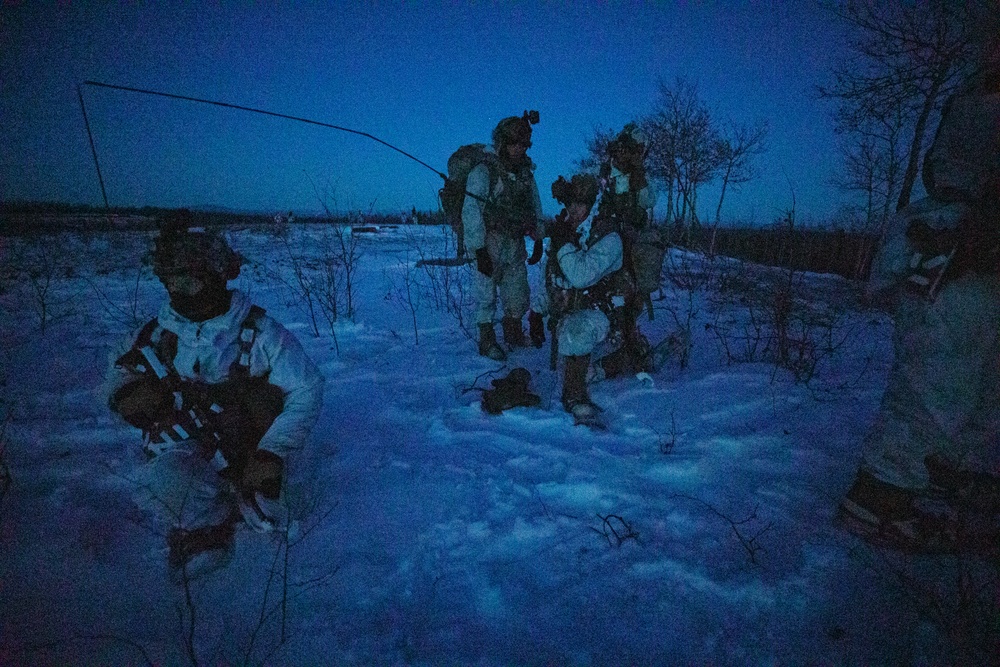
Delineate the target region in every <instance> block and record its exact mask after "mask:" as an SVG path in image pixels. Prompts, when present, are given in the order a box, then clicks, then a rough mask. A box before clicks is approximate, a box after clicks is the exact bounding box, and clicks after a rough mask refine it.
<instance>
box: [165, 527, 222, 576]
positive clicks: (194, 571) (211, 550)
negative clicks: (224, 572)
mask: <svg viewBox="0 0 1000 667" xmlns="http://www.w3.org/2000/svg"><path fill="white" fill-rule="evenodd" d="M238 518H239V515H238V514H231V515H230V516H229V517H227V518H226V519H225V521H223V522H222V523H220V524H215V525H210V526H202V527H200V528H193V529H190V530H189V529H186V528H171V529H170V532H169V533H168V534H167V546H168V547H169V548H170V552H169V555H168V556H167V564H168V565H169V566H170V578H171V580H173V581H174V582H175V583H183V581H184V580H185V579H186V580H188V581H190V580H192V579H196V578H198V577H200V576H203V575H205V574H208V573H209V572H214V571H215V570H218V569H221V568H223V567H225V566H226V565H228V564H229V561H231V560H232V558H233V549H234V544H235V535H236V522H237V521H238Z"/></svg>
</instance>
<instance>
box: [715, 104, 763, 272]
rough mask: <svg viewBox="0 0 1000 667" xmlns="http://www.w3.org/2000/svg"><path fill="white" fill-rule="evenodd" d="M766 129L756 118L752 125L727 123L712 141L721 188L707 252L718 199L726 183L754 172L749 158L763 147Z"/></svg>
mask: <svg viewBox="0 0 1000 667" xmlns="http://www.w3.org/2000/svg"><path fill="white" fill-rule="evenodd" d="M768 132H769V126H768V123H767V121H766V120H761V121H757V122H756V123H754V124H753V125H748V124H746V123H741V124H739V125H736V124H730V126H729V127H728V128H727V129H726V130H725V131H724V132H723V133H721V134H720V136H719V138H718V140H717V141H716V145H715V153H716V156H715V157H716V161H717V163H718V172H719V176H720V178H721V179H722V189H721V192H720V193H719V205H718V206H716V208H715V222H714V223H713V225H712V241H711V243H710V245H709V249H708V254H709V255H710V256H711V255H714V254H715V235H716V232H717V231H718V229H719V221H720V220H721V219H722V202H723V200H724V199H725V197H726V191H727V189H728V188H729V186H734V187H735V186H737V185H740V184H742V183H746V182H748V181H750V180H751V179H753V178H754V177H755V176H756V175H757V170H756V168H755V165H754V162H753V159H754V157H755V156H757V155H760V154H761V153H763V152H764V151H765V150H767V147H766V145H765V140H766V139H767V135H768Z"/></svg>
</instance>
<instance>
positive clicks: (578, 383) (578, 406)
mask: <svg viewBox="0 0 1000 667" xmlns="http://www.w3.org/2000/svg"><path fill="white" fill-rule="evenodd" d="M589 366H590V355H589V354H581V355H570V356H567V357H566V369H565V371H564V374H563V389H562V404H563V408H564V409H565V410H566V412H568V413H570V414H571V415H573V422H574V423H575V424H584V425H587V426H600V424H601V422H600V418H599V414H600V412H601V409H600V408H599V407H598V406H597V405H595V404H594V403H593V401H591V400H590V394H589V393H588V392H587V368H588V367H589Z"/></svg>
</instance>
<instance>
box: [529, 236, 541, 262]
mask: <svg viewBox="0 0 1000 667" xmlns="http://www.w3.org/2000/svg"><path fill="white" fill-rule="evenodd" d="M543 250H544V248H543V246H542V239H535V245H534V246H532V248H531V257H529V258H528V264H538V262H539V261H541V259H542V251H543Z"/></svg>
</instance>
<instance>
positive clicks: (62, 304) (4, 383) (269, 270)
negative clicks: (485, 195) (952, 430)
mask: <svg viewBox="0 0 1000 667" xmlns="http://www.w3.org/2000/svg"><path fill="white" fill-rule="evenodd" d="M228 236H229V238H230V240H231V242H232V244H233V245H234V246H235V247H236V248H237V249H239V250H240V251H242V252H243V253H244V254H245V255H246V257H247V258H248V259H249V260H250V262H251V263H250V264H248V265H247V266H245V267H244V271H243V275H242V276H241V277H240V279H239V280H238V281H237V283H236V284H237V286H239V287H240V288H241V289H244V290H248V291H249V292H250V293H251V294H252V296H253V298H254V300H255V301H256V302H257V303H259V304H260V305H262V306H264V307H265V308H266V309H267V310H268V312H269V313H271V314H272V315H274V316H276V317H277V318H278V319H279V320H281V321H282V322H284V323H285V324H286V326H288V327H289V328H290V329H291V330H292V331H294V332H295V333H296V334H297V336H298V337H299V339H300V340H301V341H302V343H303V345H304V346H305V347H306V349H307V351H308V353H309V354H310V355H311V356H312V358H313V359H315V360H316V362H317V363H318V365H319V366H320V368H321V369H322V371H323V373H324V374H325V375H326V378H327V385H326V393H325V401H324V408H323V412H322V415H321V417H320V421H319V424H318V425H317V427H316V429H315V432H314V436H313V438H312V441H311V443H310V444H309V452H310V454H311V457H310V469H311V471H312V472H313V473H314V475H313V476H314V477H315V480H316V483H315V486H314V488H313V491H314V493H313V496H312V497H313V499H314V506H313V509H312V510H311V512H310V513H309V514H308V515H307V516H305V517H303V518H302V521H301V523H300V525H299V526H298V528H297V530H296V531H295V532H294V534H292V535H291V536H286V535H283V534H278V535H273V534H272V535H263V534H258V533H253V532H251V531H249V530H242V531H240V532H239V533H238V535H237V548H236V553H235V556H234V559H233V561H232V562H231V564H230V565H229V566H228V567H226V568H225V569H222V570H220V571H218V572H215V573H212V574H209V575H207V576H205V577H204V578H201V579H198V580H196V581H193V582H191V584H190V586H189V587H188V588H187V589H185V587H184V586H180V585H177V584H175V583H172V582H171V580H170V578H169V577H168V573H167V567H166V548H165V543H164V541H163V538H162V536H159V535H156V534H154V533H153V532H151V531H150V530H149V529H147V528H145V527H143V524H142V523H141V522H139V521H138V520H137V517H136V511H135V510H134V509H133V507H132V502H131V491H132V485H131V483H130V481H129V480H130V479H131V478H132V474H133V473H134V471H135V470H136V469H137V468H138V467H139V466H142V465H143V462H144V460H143V457H142V455H141V453H140V436H139V434H138V433H137V432H135V431H134V430H132V429H130V428H129V427H128V426H127V425H124V424H122V423H120V422H118V421H116V420H115V419H113V417H112V415H111V414H109V412H108V410H107V408H106V407H105V397H104V396H103V395H102V394H101V384H102V379H103V377H104V375H105V373H106V372H107V369H108V367H109V365H110V363H111V360H112V359H113V358H114V356H115V354H116V351H117V350H118V349H119V346H120V345H121V343H122V341H123V340H126V339H128V337H129V336H130V335H131V334H133V333H134V332H135V331H136V330H137V328H138V327H139V326H141V324H143V323H144V322H145V321H146V319H148V317H149V316H151V315H153V314H154V313H155V311H156V309H157V307H158V305H159V303H160V301H161V300H162V298H163V297H164V293H163V291H162V288H161V287H160V285H159V283H158V282H157V281H156V280H155V279H154V278H153V277H152V276H151V274H150V273H149V269H148V268H145V269H143V268H142V267H141V265H140V260H141V255H142V253H143V251H144V250H145V248H146V246H147V244H148V240H149V238H150V237H149V236H148V235H145V234H140V233H122V232H119V233H116V234H113V235H111V234H102V235H96V236H93V237H89V238H86V239H85V238H83V237H79V236H73V237H69V236H66V235H63V236H59V237H48V238H46V239H43V243H42V244H41V245H39V244H38V242H31V243H30V244H29V245H27V246H26V245H25V242H24V241H23V240H20V239H2V240H0V243H2V245H0V254H2V255H3V257H0V267H2V268H0V271H2V272H3V273H2V274H0V288H2V294H0V306H2V310H0V336H2V340H0V348H2V349H0V391H2V405H0V407H2V409H3V410H4V411H5V412H7V413H9V415H10V417H9V420H8V421H7V422H6V430H5V432H4V434H3V440H2V447H3V449H2V466H0V475H2V477H0V491H3V492H4V493H3V496H2V498H0V554H2V557H0V664H2V665H27V664H43V665H48V664H53V665H56V664H58V665H66V664H73V665H106V664H115V665H118V664H157V665H159V664H169V665H173V664H190V663H191V662H193V661H195V660H197V661H199V663H204V664H213V665H214V664H282V665H285V664H287V665H321V664H322V665H397V664H399V665H401V664H414V665H484V666H485V665H672V664H719V665H723V664H725V665H747V664H783V665H802V664H815V665H868V664H943V663H948V662H952V661H954V660H956V656H960V654H959V653H956V649H967V650H968V651H972V652H968V651H967V653H966V655H973V656H978V657H982V656H986V658H985V659H989V657H990V654H989V653H986V652H983V653H975V652H974V651H975V650H980V649H982V650H984V651H988V650H989V649H988V647H989V646H990V642H991V641H992V642H996V638H997V636H998V634H1000V633H998V631H997V629H996V627H995V625H993V626H991V625H990V623H991V621H990V620H989V617H988V616H984V613H985V612H983V609H987V610H988V607H981V606H979V605H980V604H981V603H982V600H980V598H979V597H978V596H979V594H981V593H984V592H985V593H986V594H987V595H986V597H987V598H988V597H989V595H990V594H991V589H990V588H988V587H987V586H988V584H989V582H993V585H994V586H995V582H996V578H995V569H994V570H993V575H992V576H991V574H990V570H989V569H988V568H985V567H983V564H982V563H978V562H975V561H970V560H969V559H953V558H952V559H950V558H943V557H937V558H931V557H924V558H912V557H901V556H898V555H896V554H892V553H885V552H881V551H877V550H873V549H871V548H869V547H868V546H866V545H865V544H864V543H862V542H860V541H858V540H857V539H855V538H853V537H852V536H850V535H846V534H844V533H842V532H841V531H839V530H837V529H836V528H835V527H834V526H833V524H832V519H833V515H834V511H835V508H836V505H837V502H838V500H839V498H840V496H841V494H842V493H843V492H844V490H845V489H846V488H847V486H848V485H849V484H850V481H851V478H852V476H853V473H854V470H855V468H856V466H857V463H858V459H859V454H860V441H861V438H862V436H863V434H864V432H865V430H866V429H867V427H868V426H869V424H870V423H871V420H872V418H873V416H874V413H875V410H876V408H877V405H878V401H879V398H880V395H881V392H882V390H883V389H884V384H885V376H886V372H887V370H888V365H889V363H890V361H891V347H890V346H889V343H888V340H889V335H890V333H891V322H890V321H889V320H888V319H887V318H886V317H884V316H882V315H879V314H877V313H874V312H859V311H858V310H857V309H856V308H855V307H854V306H853V305H852V303H853V300H852V299H853V297H852V289H851V286H850V285H848V284H847V283H845V282H844V281H842V280H840V279H839V278H833V277H830V276H816V275H811V276H810V275H798V276H794V277H793V279H792V285H793V290H794V293H795V294H797V295H799V296H800V297H802V299H803V300H802V301H801V302H798V303H797V305H796V308H795V311H794V312H796V313H806V312H808V313H809V315H808V316H807V317H804V319H796V318H795V317H793V319H792V321H791V325H790V327H789V338H788V340H789V342H790V348H789V349H790V350H791V351H790V352H789V359H791V360H792V362H790V363H789V365H792V366H795V367H796V368H798V371H799V372H798V375H799V380H798V381H796V377H795V374H794V373H793V372H792V371H790V370H788V369H787V368H778V367H777V366H776V365H775V364H773V363H770V362H769V359H770V358H771V357H772V356H773V355H772V352H773V351H774V345H773V341H772V346H771V348H770V349H769V350H765V349H764V347H765V343H766V342H767V341H768V336H769V335H770V333H771V331H772V329H770V328H769V325H768V324H767V322H768V315H767V308H766V307H767V303H768V295H771V297H773V295H774V293H775V289H776V287H775V285H779V284H785V283H783V282H775V281H781V280H787V275H783V274H781V273H780V272H774V271H768V270H763V269H761V268H760V267H749V266H745V265H742V264H739V263H736V262H732V261H728V260H722V259H718V260H716V261H715V262H708V261H706V260H703V259H702V258H699V257H697V256H693V255H689V254H685V253H682V252H680V251H676V250H675V251H671V253H670V254H669V256H668V262H667V264H666V268H667V269H668V272H670V273H671V274H672V275H673V276H674V278H675V280H665V282H664V289H663V291H662V294H659V295H656V296H657V300H656V301H655V302H654V305H655V311H654V312H655V319H654V320H653V321H648V319H647V318H646V317H645V316H644V317H643V320H642V321H641V325H642V329H643V331H644V332H645V333H646V334H647V335H648V336H649V338H650V339H651V340H653V341H654V342H657V341H660V340H662V339H664V338H666V337H667V336H668V335H669V334H672V333H673V334H675V338H679V339H681V340H683V339H685V336H683V335H680V336H678V335H677V334H678V332H679V331H680V325H687V328H688V329H689V331H690V334H691V336H690V341H691V348H690V350H691V356H690V359H689V360H688V362H687V364H686V367H684V368H682V367H681V364H680V362H679V358H678V357H677V356H676V353H675V356H674V357H672V358H670V359H669V360H668V361H667V362H666V363H665V364H664V365H663V367H662V368H660V369H659V370H657V371H656V372H655V373H653V374H652V376H651V378H646V379H640V378H627V379H620V380H613V381H604V382H599V383H595V384H594V385H592V387H591V391H592V395H593V398H594V400H595V401H596V402H597V403H598V404H600V405H601V406H603V407H604V409H605V415H606V416H607V419H608V421H609V428H608V430H607V431H605V432H596V431H591V430H588V429H586V428H585V427H574V426H573V425H572V420H571V418H570V417H569V416H568V415H567V414H566V413H564V412H563V410H562V408H561V405H560V404H559V400H558V396H559V387H560V378H561V367H560V371H559V373H558V374H557V373H556V372H553V371H551V370H550V369H549V350H548V346H547V345H546V347H544V348H542V349H534V348H529V349H527V350H520V351H516V352H514V353H513V355H512V356H511V358H510V360H509V361H508V362H507V364H506V368H505V367H504V366H503V365H501V364H498V363H495V362H491V361H489V360H487V359H484V358H482V357H479V356H478V355H477V354H476V348H475V344H474V341H473V339H472V338H471V337H470V334H471V331H472V327H471V326H470V324H469V322H470V318H469V313H468V310H467V305H468V304H465V307H466V310H465V311H464V312H462V311H461V310H460V307H461V304H462V303H463V298H466V297H464V295H463V291H462V289H461V286H462V277H463V276H464V275H465V272H467V271H469V270H471V269H470V268H468V267H464V268H452V269H444V268H437V269H432V270H431V272H430V273H428V272H425V271H424V270H423V269H417V268H415V262H416V260H417V259H419V258H420V257H421V256H425V257H426V256H435V255H437V256H440V255H442V254H444V253H445V252H448V247H447V238H446V236H447V235H446V234H445V232H444V231H443V230H441V229H438V228H409V227H399V228H384V229H381V230H380V231H379V232H378V233H375V234H366V235H364V236H361V235H358V236H357V240H358V246H357V247H358V249H359V250H360V251H361V253H362V256H361V259H360V260H359V261H358V262H357V268H358V271H357V274H356V276H355V281H356V282H355V290H356V293H355V298H354V305H355V308H356V313H355V316H354V320H353V321H350V320H348V319H346V318H343V317H342V318H341V319H340V320H339V321H338V323H337V325H336V327H335V333H336V337H335V338H334V337H333V336H332V335H331V332H330V330H329V327H328V326H327V325H326V324H325V321H324V320H323V319H322V318H321V317H319V318H318V320H317V321H318V326H317V328H318V329H319V332H320V335H319V336H315V335H314V332H313V326H312V324H311V318H310V316H309V314H308V310H307V309H306V308H304V305H305V303H304V302H303V300H302V298H301V295H300V296H298V297H297V296H296V293H295V289H294V285H295V284H296V283H295V278H294V275H293V271H292V268H293V265H292V261H291V259H290V258H291V257H296V258H298V259H297V260H296V261H298V262H299V266H303V267H305V268H306V269H307V270H316V269H317V267H319V266H320V264H319V260H320V259H322V253H321V252H320V251H321V250H322V248H323V247H324V238H325V239H326V240H327V241H329V240H330V239H331V238H335V237H331V236H330V232H329V230H326V231H324V229H323V228H321V227H310V228H304V227H297V226H293V228H292V229H291V230H290V232H289V235H288V237H287V238H286V239H285V240H282V239H279V238H277V237H275V236H273V235H271V234H268V233H264V232H261V231H254V230H248V229H244V230H237V229H231V230H229V232H228ZM42 249H44V250H45V252H44V254H43V253H41V252H40V250H42ZM29 251H30V252H34V253H35V255H34V260H32V261H33V263H34V265H35V266H36V267H38V266H40V267H42V268H41V269H40V270H36V271H35V274H34V277H33V278H32V277H31V276H28V275H26V274H19V275H15V274H14V273H13V269H14V268H16V267H18V266H26V265H27V264H26V262H27V261H28V259H27V256H28V254H29ZM60 258H62V260H63V261H65V260H67V258H71V261H69V262H68V266H66V265H60V264H59V262H60ZM46 262H48V267H49V268H48V269H46V268H45V267H46ZM535 271H537V267H532V275H533V276H534V275H535V274H534V272H535ZM278 276H283V278H284V281H283V280H279V279H278ZM432 277H433V280H432ZM448 280H450V281H451V282H450V283H449V282H448ZM46 289H47V290H48V291H47V292H46V291H45V290H46ZM407 294H409V297H407ZM43 295H44V296H43ZM447 295H451V298H452V301H451V303H453V304H455V303H457V304H459V306H454V305H453V306H452V307H451V309H450V311H449V308H447V307H446V304H447V303H449V301H448V299H447V298H446V297H447ZM771 302H772V303H773V298H772V299H771ZM42 303H45V305H46V308H47V310H46V312H45V315H44V321H45V327H44V332H43V331H42V329H41V326H40V325H41V323H42V320H43V318H42V315H41V311H40V309H39V306H41V304H42ZM459 315H461V317H460V316H459ZM803 322H805V324H802V323H803ZM803 327H804V329H803ZM803 330H805V331H806V335H803V334H802V331H803ZM803 339H806V340H807V341H809V342H812V343H815V345H814V346H809V345H807V346H805V347H803V346H801V345H798V346H797V345H796V344H795V341H802V340H803ZM799 349H805V350H806V354H805V360H804V361H802V362H799V363H797V364H795V363H793V362H794V360H795V359H797V358H798V357H797V353H795V352H794V351H795V350H799ZM514 366H523V367H525V368H527V369H528V370H529V371H530V372H531V374H532V386H533V388H534V390H535V391H536V392H537V393H538V394H539V395H540V396H541V398H542V404H541V406H540V407H539V408H517V409H514V410H510V411H508V412H506V413H504V414H502V415H500V416H489V415H487V414H485V413H484V412H482V410H481V409H480V407H479V392H478V391H477V390H476V388H486V387H488V386H489V380H490V379H491V378H495V377H499V376H500V375H502V374H504V373H505V372H506V371H507V370H509V369H510V368H513V367H514ZM4 480H7V481H9V484H7V483H5V481H4ZM984 582H985V583H984ZM992 590H994V591H995V588H994V589H992ZM960 592H964V593H965V594H966V598H965V599H964V602H962V600H961V599H960V597H959V593H960ZM987 602H988V600H987ZM994 602H995V600H994ZM994 610H995V608H994ZM963 614H965V616H963ZM977 633H978V634H977ZM970 647H971V648H970ZM993 647H994V648H995V647H996V644H995V643H994V644H993ZM992 657H993V658H996V654H994V655H993V656H992Z"/></svg>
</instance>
